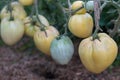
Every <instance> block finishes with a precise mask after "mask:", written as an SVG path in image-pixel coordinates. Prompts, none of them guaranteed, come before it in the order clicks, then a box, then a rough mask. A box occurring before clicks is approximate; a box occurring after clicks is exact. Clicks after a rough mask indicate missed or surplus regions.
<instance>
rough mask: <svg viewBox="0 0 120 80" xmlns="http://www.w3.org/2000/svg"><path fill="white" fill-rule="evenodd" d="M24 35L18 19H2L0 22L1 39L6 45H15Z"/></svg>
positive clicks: (21, 24) (21, 23)
mask: <svg viewBox="0 0 120 80" xmlns="http://www.w3.org/2000/svg"><path fill="white" fill-rule="evenodd" d="M23 34H24V24H23V22H22V21H21V20H20V19H14V20H9V18H4V19H2V21H1V38H2V40H3V41H4V42H5V43H6V44H7V45H10V46H11V45H14V44H16V43H17V42H18V41H19V40H20V39H21V38H22V37H23Z"/></svg>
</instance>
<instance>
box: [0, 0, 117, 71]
mask: <svg viewBox="0 0 120 80" xmlns="http://www.w3.org/2000/svg"><path fill="white" fill-rule="evenodd" d="M33 3H34V0H19V2H17V1H15V2H12V3H11V4H10V6H11V8H12V9H11V10H8V8H9V6H4V7H3V9H2V10H1V13H0V18H1V30H0V33H1V38H2V40H3V41H4V42H5V43H6V44H7V45H9V46H11V45H14V44H16V43H17V42H18V41H19V40H20V39H21V38H22V37H23V35H24V34H25V35H27V36H29V37H31V38H33V40H34V43H35V45H36V47H37V48H38V49H39V50H40V51H41V52H43V53H44V54H46V55H48V56H51V57H52V58H53V60H55V61H56V62H57V63H59V64H61V65H65V64H68V63H69V61H70V60H71V58H72V56H73V53H74V45H73V42H72V40H71V39H70V38H69V37H68V36H67V35H60V34H59V31H58V30H57V29H56V28H55V27H54V26H52V25H50V24H49V21H48V20H47V19H46V18H45V17H44V16H43V15H40V14H39V15H38V16H36V15H32V16H27V13H26V11H25V10H24V7H23V6H28V5H32V4H33ZM93 3H94V2H93V1H88V2H87V3H86V6H85V3H84V2H83V1H74V2H73V4H72V6H71V9H72V11H75V10H77V9H78V8H80V7H82V8H81V9H79V10H77V11H76V12H75V14H74V15H72V16H71V17H70V19H69V22H68V23H67V24H68V28H69V30H70V32H71V33H72V34H73V35H75V36H76V37H79V38H85V39H83V40H82V41H81V43H80V45H79V51H78V53H79V56H80V59H81V61H82V63H83V65H84V66H85V67H86V68H87V69H88V70H89V71H91V72H93V73H101V72H102V71H104V70H105V69H106V68H107V67H108V66H110V65H111V64H112V63H113V61H114V60H115V58H116V56H117V52H118V47H117V44H116V42H115V41H114V40H113V39H112V38H110V37H109V36H108V35H107V34H106V33H98V34H97V38H94V37H93V36H92V32H93V26H94V25H93V18H92V16H91V15H90V14H89V13H87V11H89V10H90V11H92V10H93V7H94V5H93ZM37 19H39V20H40V21H41V23H40V22H39V21H38V20H37ZM43 26H44V27H43Z"/></svg>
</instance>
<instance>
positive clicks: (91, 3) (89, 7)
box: [86, 1, 94, 11]
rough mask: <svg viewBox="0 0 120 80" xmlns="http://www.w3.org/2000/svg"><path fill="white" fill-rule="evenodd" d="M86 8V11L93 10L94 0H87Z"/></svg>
mask: <svg viewBox="0 0 120 80" xmlns="http://www.w3.org/2000/svg"><path fill="white" fill-rule="evenodd" d="M86 9H87V11H93V10H94V1H88V2H87V3H86Z"/></svg>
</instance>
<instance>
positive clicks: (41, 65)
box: [0, 46, 120, 80]
mask: <svg viewBox="0 0 120 80" xmlns="http://www.w3.org/2000/svg"><path fill="white" fill-rule="evenodd" d="M41 54H42V53H40V52H39V51H37V50H34V52H32V54H31V52H30V51H24V52H17V51H14V50H13V49H11V48H10V47H7V46H2V47H0V80H120V67H118V68H117V67H114V68H112V69H107V70H106V71H104V72H103V73H101V74H97V75H94V74H92V73H90V72H88V71H87V70H86V69H85V68H84V66H83V65H82V64H81V62H80V59H79V56H78V53H75V54H74V56H73V58H72V60H71V61H70V63H69V64H68V65H64V66H62V65H59V64H57V63H55V62H54V61H53V60H52V59H51V58H50V57H47V56H45V55H41Z"/></svg>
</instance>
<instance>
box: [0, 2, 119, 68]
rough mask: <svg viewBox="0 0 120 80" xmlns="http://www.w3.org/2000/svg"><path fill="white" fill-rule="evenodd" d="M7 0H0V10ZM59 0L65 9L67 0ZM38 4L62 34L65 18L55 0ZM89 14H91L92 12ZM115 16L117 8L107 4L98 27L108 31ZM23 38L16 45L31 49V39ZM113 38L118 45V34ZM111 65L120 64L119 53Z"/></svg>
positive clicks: (42, 12)
mask: <svg viewBox="0 0 120 80" xmlns="http://www.w3.org/2000/svg"><path fill="white" fill-rule="evenodd" d="M8 1H9V0H0V10H1V9H2V8H3V6H5V5H6V4H7V2H8ZM59 1H60V3H61V4H62V5H63V6H64V7H65V8H66V9H67V8H68V5H67V0H59ZM73 1H76V0H71V3H72V2H73ZM83 1H84V0H83ZM86 1H87V0H86ZM114 1H118V0H114ZM101 3H102V1H101ZM38 4H39V13H40V14H42V15H43V16H45V17H46V18H47V19H48V21H49V22H50V24H51V25H53V26H54V27H56V28H57V29H58V30H59V31H60V33H61V34H63V33H64V27H63V25H64V24H65V19H64V16H63V13H62V11H61V10H60V9H59V7H58V5H56V2H55V0H39V3H38ZM31 9H32V6H28V7H25V10H26V12H27V14H28V16H29V15H30V14H31ZM90 14H91V15H92V16H93V12H92V13H90ZM117 17H118V13H117V10H116V9H115V8H114V7H113V6H111V5H107V6H106V7H105V8H104V9H103V11H102V13H101V19H100V27H101V28H102V29H103V32H106V33H108V30H109V29H113V27H114V24H113V22H112V20H116V19H117ZM68 35H69V37H71V39H72V40H73V41H75V40H77V39H78V38H77V37H75V36H73V35H72V34H71V33H70V32H69V33H68ZM25 39H26V36H25ZM25 39H24V38H23V40H21V41H20V42H22V44H21V43H20V42H19V43H18V44H16V45H17V46H19V50H21V51H24V50H28V49H29V50H32V48H34V47H35V46H34V42H33V40H32V39H30V38H28V37H27V40H28V41H27V40H25ZM114 40H116V42H117V44H118V45H120V37H119V36H115V37H114ZM3 45H5V44H4V43H3V41H2V40H1V39H0V46H3ZM113 65H114V66H118V65H120V55H119V54H118V57H117V59H116V61H115V62H114V64H113Z"/></svg>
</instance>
